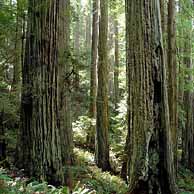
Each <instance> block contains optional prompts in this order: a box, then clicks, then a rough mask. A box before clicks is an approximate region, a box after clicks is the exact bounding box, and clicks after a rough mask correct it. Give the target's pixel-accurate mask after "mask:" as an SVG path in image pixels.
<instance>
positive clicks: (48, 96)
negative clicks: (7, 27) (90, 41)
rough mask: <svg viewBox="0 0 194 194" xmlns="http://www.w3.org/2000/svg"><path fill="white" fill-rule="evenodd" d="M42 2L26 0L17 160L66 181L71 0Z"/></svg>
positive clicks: (69, 138)
mask: <svg viewBox="0 0 194 194" xmlns="http://www.w3.org/2000/svg"><path fill="white" fill-rule="evenodd" d="M41 5H42V6H40V2H38V1H37V0H29V10H28V33H27V42H26V51H25V61H24V67H23V72H22V76H23V87H22V104H21V110H22V115H21V122H22V129H21V134H20V135H21V138H20V140H21V143H20V144H21V145H20V151H21V152H20V153H21V154H20V158H19V161H20V163H21V162H22V165H23V166H22V167H23V168H24V169H25V170H26V172H28V173H29V174H30V175H32V176H36V177H39V178H40V179H41V180H47V181H48V182H51V183H53V184H59V183H61V182H64V179H65V181H66V184H70V183H69V182H70V180H69V176H68V175H67V176H65V177H64V173H63V169H62V165H63V163H64V164H65V165H70V164H71V161H72V133H71V128H70V124H69V123H70V121H67V120H68V118H69V110H68V103H69V101H68V100H67V99H68V98H69V97H68V92H67V88H66V84H65V83H66V73H67V72H66V71H67V69H68V59H67V55H66V54H64V51H65V53H66V52H68V51H69V50H68V40H69V37H68V35H69V33H68V31H69V29H68V28H69V19H68V17H69V14H68V11H67V10H69V1H68V0H66V1H62V0H58V1H54V0H51V1H49V2H48V1H46V0H44V1H42V2H41ZM65 29H66V30H65ZM65 33H66V34H65Z"/></svg>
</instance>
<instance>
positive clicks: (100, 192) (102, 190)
mask: <svg viewBox="0 0 194 194" xmlns="http://www.w3.org/2000/svg"><path fill="white" fill-rule="evenodd" d="M74 152H75V155H76V162H77V163H78V164H79V165H81V166H82V168H85V174H83V176H82V177H80V180H81V182H82V183H83V184H85V185H87V187H89V188H92V189H93V190H95V191H96V193H97V194H112V193H116V194H126V193H127V189H128V186H127V185H126V184H125V182H124V181H123V180H122V179H120V178H119V177H117V176H113V175H111V174H110V173H109V172H102V170H101V169H99V168H98V167H96V166H95V163H94V155H93V154H91V153H89V152H85V151H83V150H81V149H78V148H76V149H75V150H74ZM77 169H78V168H77ZM78 170H80V169H78ZM77 173H78V174H79V173H80V171H77Z"/></svg>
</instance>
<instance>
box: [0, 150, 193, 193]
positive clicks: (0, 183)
mask: <svg viewBox="0 0 194 194" xmlns="http://www.w3.org/2000/svg"><path fill="white" fill-rule="evenodd" d="M75 160H76V166H74V167H72V177H73V185H74V186H73V189H72V190H73V191H72V193H73V194H95V193H96V194H126V193H127V188H128V187H127V184H126V183H125V182H124V181H123V180H122V179H120V178H119V177H118V176H114V175H111V174H110V173H108V172H102V171H101V170H100V169H99V168H98V167H97V166H96V165H95V161H94V155H93V154H92V153H90V152H88V151H85V150H83V149H80V148H75ZM177 184H178V187H179V189H180V194H194V174H193V173H192V172H190V171H189V170H185V169H184V168H182V167H181V168H179V173H178V182H177ZM70 193H71V192H70V191H69V190H68V188H67V187H61V188H55V187H54V186H51V185H48V184H47V183H39V182H37V181H36V180H35V179H33V178H30V179H29V178H27V177H25V176H24V174H23V173H22V171H17V169H14V168H13V169H12V170H5V169H3V168H0V194H70Z"/></svg>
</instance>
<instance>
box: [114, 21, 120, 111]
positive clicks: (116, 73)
mask: <svg viewBox="0 0 194 194" xmlns="http://www.w3.org/2000/svg"><path fill="white" fill-rule="evenodd" d="M114 27H115V64H114V105H115V110H116V109H117V107H118V103H119V29H118V20H117V19H115V22H114Z"/></svg>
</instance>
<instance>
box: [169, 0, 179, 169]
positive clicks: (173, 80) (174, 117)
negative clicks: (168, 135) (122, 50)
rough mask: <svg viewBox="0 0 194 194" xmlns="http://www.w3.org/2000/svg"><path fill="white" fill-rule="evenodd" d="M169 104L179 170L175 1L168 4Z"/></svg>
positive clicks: (175, 158) (174, 150) (175, 155)
mask: <svg viewBox="0 0 194 194" xmlns="http://www.w3.org/2000/svg"><path fill="white" fill-rule="evenodd" d="M167 64H168V102H169V115H170V129H171V131H172V141H173V147H174V148H173V152H174V162H175V169H177V164H178V163H177V162H178V161H177V128H178V112H177V102H178V94H177V68H176V28H175V1H174V0H169V2H168V52H167Z"/></svg>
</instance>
